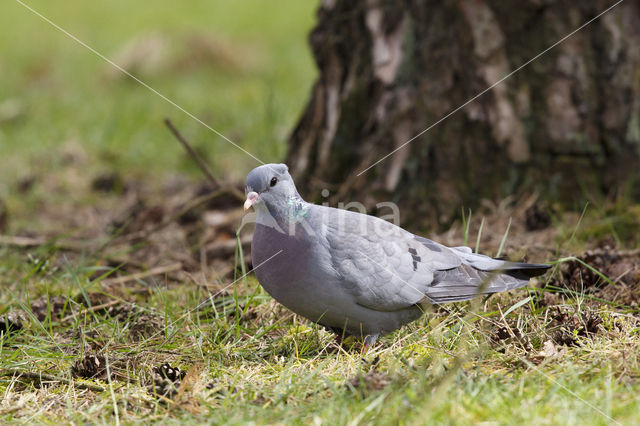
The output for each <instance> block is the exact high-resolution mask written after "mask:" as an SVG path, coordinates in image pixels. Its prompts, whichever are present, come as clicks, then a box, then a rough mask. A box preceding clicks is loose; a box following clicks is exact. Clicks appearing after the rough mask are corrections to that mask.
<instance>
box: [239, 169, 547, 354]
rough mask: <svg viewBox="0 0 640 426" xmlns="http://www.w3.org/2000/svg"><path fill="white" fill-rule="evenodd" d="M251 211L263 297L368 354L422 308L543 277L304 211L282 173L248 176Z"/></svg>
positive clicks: (310, 208)
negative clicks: (356, 342)
mask: <svg viewBox="0 0 640 426" xmlns="http://www.w3.org/2000/svg"><path fill="white" fill-rule="evenodd" d="M251 206H253V208H254V209H255V210H256V211H257V217H256V224H255V229H254V233H253V240H252V244H251V256H252V262H253V265H254V270H255V274H256V276H257V278H258V281H259V282H260V284H261V285H262V287H264V289H265V290H266V291H267V292H268V293H269V294H270V295H271V296H273V298H275V299H276V300H277V301H278V302H280V303H282V304H283V305H284V306H286V307H287V308H289V309H290V310H292V311H293V312H295V313H297V314H299V315H302V316H303V317H305V318H307V319H309V320H311V321H313V322H316V323H319V324H321V325H324V326H326V327H328V328H330V329H331V330H333V331H334V332H336V333H337V334H338V336H341V335H342V334H343V333H346V334H351V335H355V336H359V337H362V338H363V339H364V343H365V345H372V344H373V343H375V341H376V340H377V338H378V336H380V335H383V334H386V333H389V332H392V331H394V330H396V329H398V328H399V327H401V326H402V325H404V324H407V323H409V322H411V321H414V320H416V319H417V318H419V317H420V316H421V315H422V313H423V312H424V306H425V305H429V304H440V303H445V302H457V301H462V300H468V299H471V298H473V297H475V296H477V295H481V294H491V293H497V292H501V291H507V290H512V289H515V288H519V287H523V286H525V285H526V284H527V283H528V281H529V278H530V277H533V276H536V275H540V274H542V273H544V272H545V271H546V270H547V269H548V268H549V265H541V264H527V263H513V262H507V261H504V260H498V259H492V258H490V257H488V256H484V255H481V254H475V253H473V252H472V250H471V249H470V248H468V247H452V248H449V247H446V246H444V245H442V244H439V243H437V242H435V241H432V240H429V239H427V238H423V237H420V236H417V235H414V234H412V233H410V232H408V231H405V230H404V229H402V228H400V227H398V226H396V225H394V224H392V223H390V222H387V221H385V220H383V219H380V218H377V217H374V216H369V215H366V214H361V213H357V212H353V211H348V210H344V209H335V208H331V207H326V206H320V205H315V204H311V203H307V202H306V201H304V200H303V199H302V198H301V197H300V195H299V194H298V191H297V190H296V187H295V184H294V182H293V180H292V178H291V176H290V175H289V173H288V168H287V166H286V165H285V164H266V165H263V166H260V167H257V168H255V169H253V170H252V171H251V172H250V173H249V175H248V176H247V200H246V202H245V204H244V208H245V210H246V209H248V208H250V207H251Z"/></svg>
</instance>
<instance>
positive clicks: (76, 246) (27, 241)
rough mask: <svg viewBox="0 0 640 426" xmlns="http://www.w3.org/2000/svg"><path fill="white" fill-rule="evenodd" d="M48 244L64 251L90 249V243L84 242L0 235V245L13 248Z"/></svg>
mask: <svg viewBox="0 0 640 426" xmlns="http://www.w3.org/2000/svg"><path fill="white" fill-rule="evenodd" d="M45 244H50V245H52V246H54V247H57V248H62V249H65V250H85V249H89V248H91V243H89V242H86V241H73V240H57V239H56V238H45V237H20V236H17V235H0V245H7V246H15V247H38V246H42V245H45Z"/></svg>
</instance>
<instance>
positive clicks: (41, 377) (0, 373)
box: [0, 368, 105, 392]
mask: <svg viewBox="0 0 640 426" xmlns="http://www.w3.org/2000/svg"><path fill="white" fill-rule="evenodd" d="M7 376H18V377H24V378H27V379H31V380H35V381H37V382H38V383H40V384H43V383H45V382H60V383H62V384H65V385H73V386H74V387H76V388H78V389H88V390H90V391H94V392H104V391H105V388H103V387H102V386H98V385H93V384H91V383H84V382H76V381H74V380H69V379H65V378H64V377H57V376H54V375H52V374H46V373H39V372H33V371H24V370H18V369H14V368H5V369H2V370H0V377H7Z"/></svg>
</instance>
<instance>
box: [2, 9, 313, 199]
mask: <svg viewBox="0 0 640 426" xmlns="http://www.w3.org/2000/svg"><path fill="white" fill-rule="evenodd" d="M28 4H29V5H30V6H31V7H33V8H34V9H35V10H37V11H38V12H39V13H41V14H42V15H44V16H46V17H47V18H49V19H51V20H52V21H53V22H55V23H56V24H57V25H59V26H61V27H62V28H64V29H65V30H67V31H69V32H70V33H71V34H73V35H75V36H76V37H77V38H79V39H80V40H82V41H83V42H85V43H87V44H88V45H89V46H91V47H92V48H94V49H95V50H97V51H98V52H100V53H101V54H103V55H105V56H106V57H109V58H114V59H117V58H118V52H121V51H122V49H123V46H125V45H126V44H127V43H129V42H131V40H135V39H137V38H140V37H142V36H148V35H150V34H151V35H153V34H160V35H161V36H162V37H164V38H163V40H165V41H167V42H168V45H169V46H168V47H166V49H165V50H162V52H165V53H166V56H168V57H167V58H166V60H165V61H164V62H163V63H164V64H163V65H159V66H157V67H155V68H154V69H153V70H151V71H148V72H139V73H138V75H139V76H140V78H141V79H142V80H144V81H145V83H147V84H149V85H150V86H151V87H153V88H154V89H156V90H157V91H159V92H160V93H162V94H163V95H165V96H167V97H168V98H169V99H171V100H172V101H174V102H175V103H176V104H178V105H180V106H181V107H183V108H184V109H186V110H187V111H189V112H191V113H192V114H194V115H196V116H198V117H199V118H201V119H202V120H203V121H204V122H206V123H207V124H209V125H210V126H211V127H213V128H215V129H216V130H218V131H220V132H222V133H223V134H224V135H226V136H228V137H229V138H230V139H232V140H233V141H234V142H236V143H238V144H239V145H241V146H243V147H244V148H245V149H247V150H248V151H250V152H251V153H253V154H254V155H255V156H257V157H258V158H260V159H262V160H263V161H265V162H269V161H278V160H281V159H282V158H283V156H284V153H285V149H286V144H285V142H286V138H287V136H288V132H289V131H290V129H292V127H293V125H294V124H295V121H296V120H297V118H298V116H299V114H300V111H301V110H302V108H303V107H304V105H305V103H306V102H307V99H308V96H309V93H310V85H311V83H312V81H313V79H314V77H315V68H314V66H313V62H312V59H311V54H310V51H309V48H308V46H307V42H306V35H307V33H308V32H309V31H310V29H311V26H312V24H313V13H314V10H315V3H314V2H300V1H291V0H290V1H278V2H266V1H261V0H253V1H242V2H226V1H214V2H211V1H192V2H187V3H185V4H180V5H177V4H176V3H175V2H170V1H164V0H161V1H157V2H154V3H153V5H150V4H149V5H146V4H144V5H143V4H132V3H131V2H127V1H121V0H120V1H110V2H97V3H95V2H94V3H87V2H83V1H78V0H72V1H69V2H65V3H64V4H54V3H51V2H46V1H30V2H28ZM198 35H200V36H206V37H208V38H209V39H210V40H213V42H214V43H216V46H222V47H221V50H222V52H223V53H222V54H221V55H222V57H214V59H212V60H209V61H207V60H204V61H203V62H201V63H199V64H198V66H192V67H189V66H183V67H182V68H181V65H180V58H183V57H184V56H185V55H188V54H194V52H193V50H194V49H193V48H191V49H189V48H188V47H189V46H191V45H188V44H185V43H186V41H185V40H189V38H190V37H194V36H198ZM0 51H2V57H0V72H1V73H2V79H0V103H2V104H4V105H5V108H9V107H11V106H14V107H13V109H15V110H17V112H16V114H17V116H16V117H13V115H12V114H9V117H13V118H12V119H11V120H9V121H8V122H1V121H0V170H1V175H0V182H1V183H0V188H1V191H0V194H2V193H6V192H7V191H8V188H7V186H8V185H7V183H8V182H12V181H13V180H15V179H17V178H18V177H19V176H21V175H24V174H25V173H29V172H31V173H40V174H46V173H51V172H52V171H54V170H55V169H56V168H57V167H59V161H60V157H61V155H60V151H64V150H65V149H66V150H69V149H72V148H76V149H77V150H82V151H84V153H85V154H84V155H85V156H86V157H88V158H87V167H88V168H89V169H98V170H99V169H101V168H102V169H105V168H113V167H116V168H119V169H121V170H126V171H127V172H129V173H134V174H135V173H141V172H142V173H143V174H145V175H148V174H156V175H159V174H162V173H165V174H166V171H167V170H172V171H174V172H178V171H182V172H188V171H192V170H194V167H193V166H192V164H191V163H190V162H188V161H185V158H184V156H183V153H182V151H181V147H180V146H179V145H178V144H177V143H176V142H175V140H173V137H172V136H171V135H170V133H169V132H168V131H167V130H166V128H165V127H164V125H163V124H162V119H163V118H164V117H171V118H172V119H173V120H174V122H175V123H176V125H177V126H178V127H179V128H180V129H182V130H183V132H184V133H185V134H186V135H187V136H188V137H189V138H190V140H191V141H192V142H193V144H194V145H195V146H197V147H198V148H200V149H201V150H202V151H204V152H205V153H206V158H207V160H208V161H209V162H210V163H211V164H212V165H213V169H214V170H215V172H216V174H218V175H219V176H228V177H232V178H234V179H240V178H242V177H244V176H243V175H244V173H245V170H246V169H249V168H251V167H254V166H255V165H256V164H257V163H256V161H255V160H253V159H251V158H250V157H248V156H247V155H246V154H244V153H242V152H241V151H239V150H237V149H236V148H234V147H232V146H231V145H229V144H228V143H227V142H225V141H224V140H222V139H221V138H220V137H218V136H216V135H215V134H213V133H211V132H210V131H209V130H208V129H206V128H205V127H203V126H202V125H200V124H198V123H197V122H195V121H194V120H192V119H191V118H189V117H187V116H185V114H184V113H182V112H181V111H179V110H177V109H176V108H175V107H173V106H172V105H170V104H168V103H167V102H166V101H164V100H162V99H161V98H159V97H158V96H157V95H155V94H153V93H152V92H150V91H149V90H148V89H146V88H144V87H143V86H141V85H139V84H138V83H135V82H133V81H132V80H130V79H129V78H127V77H121V76H117V74H118V73H117V72H115V71H114V70H113V68H112V67H111V66H110V65H108V64H107V63H105V62H104V61H103V60H102V59H100V58H99V57H97V56H96V55H94V54H93V53H91V52H90V51H88V50H87V49H85V48H84V47H82V46H80V45H79V44H77V43H76V42H74V41H73V40H72V39H70V38H69V37H67V36H66V35H64V34H63V33H61V32H60V31H58V30H56V29H55V28H53V27H52V26H51V25H49V24H48V23H46V22H45V21H43V20H42V19H40V18H39V17H38V16H36V15H34V14H33V13H32V12H30V11H29V10H27V9H26V8H24V7H23V6H21V5H20V4H19V3H17V2H16V1H14V0H11V1H8V2H3V4H2V5H0ZM196 53H197V52H196ZM149 60H150V59H148V58H147V57H146V56H144V55H139V58H138V62H136V63H138V64H139V63H145V62H149ZM176 62H177V63H178V64H177V65H176ZM125 65H126V64H125ZM133 72H134V73H136V69H134V70H133ZM112 74H115V75H116V76H117V77H113V76H112ZM9 109H11V108H9ZM7 114H8V113H7ZM0 120H1V118H0Z"/></svg>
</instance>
